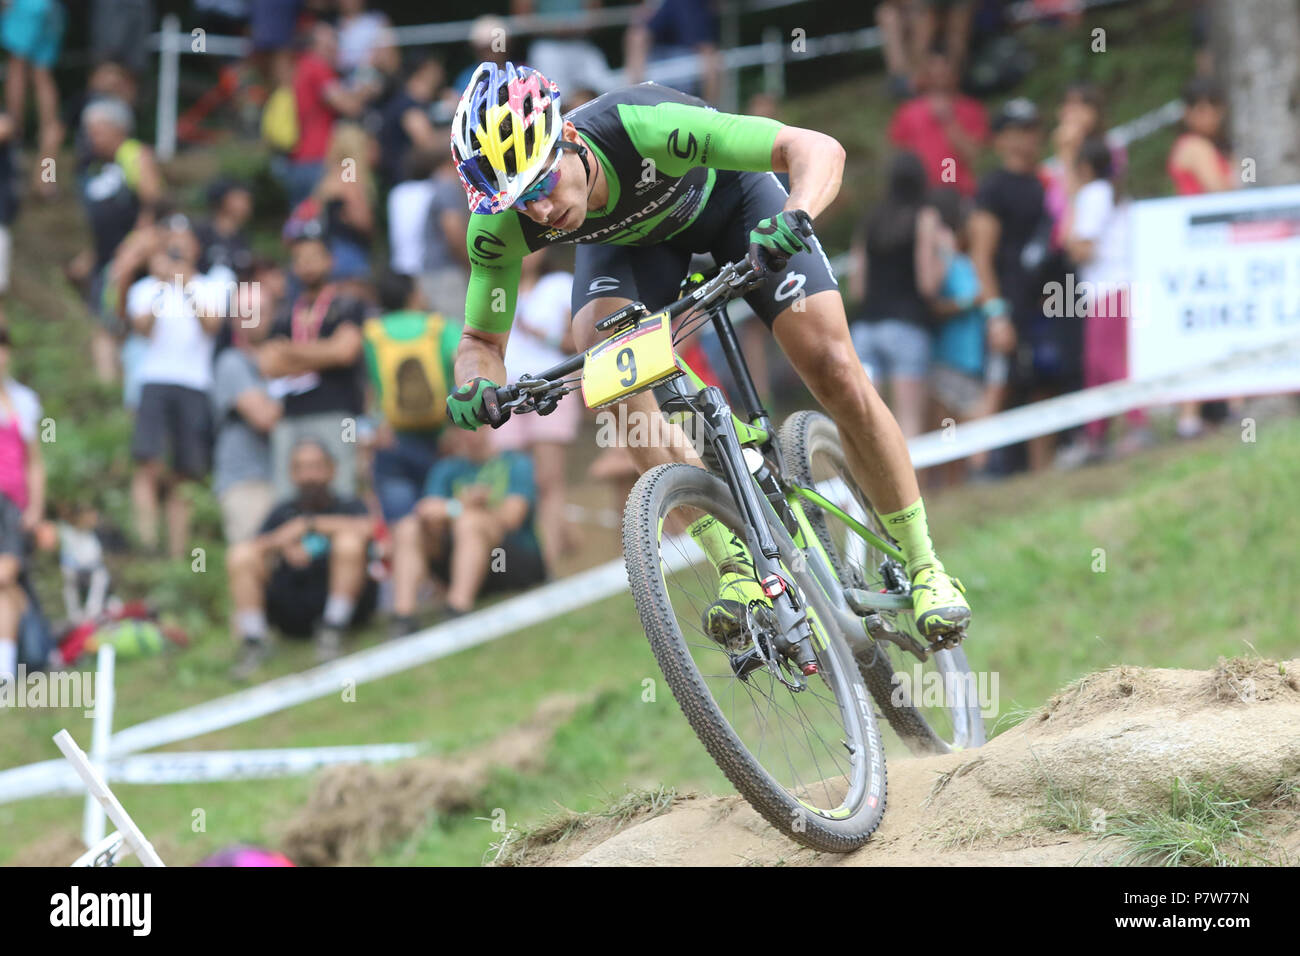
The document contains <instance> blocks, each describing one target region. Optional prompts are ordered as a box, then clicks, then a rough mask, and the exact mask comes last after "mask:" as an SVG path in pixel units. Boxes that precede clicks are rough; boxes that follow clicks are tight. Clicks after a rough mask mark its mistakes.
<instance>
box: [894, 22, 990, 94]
mask: <svg viewBox="0 0 1300 956" xmlns="http://www.w3.org/2000/svg"><path fill="white" fill-rule="evenodd" d="M974 8H975V4H974V3H973V2H971V0H946V2H944V0H939V2H934V0H884V2H882V3H881V4H880V5H879V6H877V7H876V25H877V26H878V27H879V28H880V36H881V43H882V46H883V48H884V54H885V69H886V70H887V71H888V73H889V90H890V92H891V93H892V94H893V95H894V96H895V97H897V98H899V99H902V98H905V97H907V96H911V95H912V94H913V91H914V90H915V89H916V84H917V79H918V77H917V74H918V73H919V72H920V71H921V70H922V69H924V64H925V61H926V57H927V55H928V54H929V53H930V52H932V51H934V50H935V49H936V43H935V35H936V34H938V33H940V32H942V40H941V42H940V43H939V44H938V45H937V48H938V51H939V52H940V53H942V54H943V55H944V56H945V57H947V59H948V62H949V63H951V64H952V69H953V73H954V74H955V75H956V76H961V75H962V68H963V66H964V65H965V62H966V53H967V48H968V46H969V45H970V32H971V18H972V14H973V13H974Z"/></svg>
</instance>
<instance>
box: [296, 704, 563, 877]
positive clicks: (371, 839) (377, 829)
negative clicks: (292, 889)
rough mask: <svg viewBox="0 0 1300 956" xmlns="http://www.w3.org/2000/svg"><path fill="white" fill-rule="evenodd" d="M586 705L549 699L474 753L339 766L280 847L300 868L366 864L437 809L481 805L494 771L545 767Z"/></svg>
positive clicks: (322, 777)
mask: <svg viewBox="0 0 1300 956" xmlns="http://www.w3.org/2000/svg"><path fill="white" fill-rule="evenodd" d="M580 703H581V701H580V700H579V699H578V698H576V697H567V696H565V697H552V698H548V699H546V700H544V701H543V702H542V703H541V705H540V706H539V707H538V709H537V712H536V713H535V714H534V715H533V718H532V719H531V720H529V721H528V722H527V723H526V724H524V725H522V726H519V727H517V728H514V729H512V730H510V731H508V732H506V733H504V734H501V735H500V736H499V737H496V738H495V739H493V740H492V741H490V742H489V743H488V744H486V745H484V746H483V747H479V748H477V749H475V750H473V751H471V752H469V753H467V754H459V755H456V756H452V757H418V758H415V759H413V760H405V761H403V762H401V763H399V764H394V765H392V766H368V765H348V766H339V767H332V768H330V769H328V770H326V771H324V772H323V773H321V775H320V777H319V778H318V780H317V782H316V786H315V789H314V790H313V792H312V796H311V798H310V799H309V800H308V802H307V805H306V806H305V807H304V808H303V809H302V810H301V811H300V812H299V813H298V814H297V815H296V816H295V817H294V818H293V819H292V820H291V821H290V822H289V823H288V825H287V826H286V828H285V830H284V833H283V837H282V840H281V846H280V849H282V850H283V852H284V853H286V854H288V856H289V857H290V858H291V859H292V860H294V862H296V863H298V864H299V865H301V866H332V865H339V864H342V865H357V864H362V863H367V862H369V861H370V859H371V858H372V857H373V856H374V855H375V854H376V853H378V852H379V851H380V850H382V849H383V848H384V847H386V846H388V845H390V844H392V843H394V842H396V841H398V840H401V839H402V838H403V837H406V836H409V835H410V834H411V833H413V832H415V831H416V830H417V829H419V828H420V827H421V826H423V825H424V824H425V822H426V821H427V820H428V817H429V815H430V814H431V813H436V812H444V813H446V812H454V811H458V810H470V809H476V808H477V801H476V797H477V796H478V795H479V794H480V793H481V792H482V790H483V788H484V787H485V786H486V785H487V782H488V778H489V775H490V774H491V773H492V772H493V771H495V770H497V769H502V768H505V769H511V770H518V771H523V772H529V771H537V770H540V769H541V767H542V764H543V761H544V760H545V759H546V749H547V745H548V744H549V743H550V741H551V737H552V735H553V734H554V733H555V730H556V729H557V728H558V727H559V726H560V725H561V724H563V723H565V722H566V721H567V720H569V718H571V717H572V716H573V714H574V712H575V711H576V710H577V708H578V706H579V704H580Z"/></svg>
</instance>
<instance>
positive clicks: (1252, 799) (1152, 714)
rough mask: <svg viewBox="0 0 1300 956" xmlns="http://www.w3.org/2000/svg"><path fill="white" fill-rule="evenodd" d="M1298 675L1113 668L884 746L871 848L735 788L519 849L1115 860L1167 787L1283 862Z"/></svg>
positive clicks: (843, 861)
mask: <svg viewBox="0 0 1300 956" xmlns="http://www.w3.org/2000/svg"><path fill="white" fill-rule="evenodd" d="M1297 675H1300V660H1296V661H1290V662H1285V663H1278V662H1274V661H1266V660H1244V659H1234V660H1222V659H1221V660H1220V661H1219V663H1218V666H1216V667H1215V668H1214V669H1213V670H1210V671H1181V670H1165V669H1139V668H1130V667H1116V668H1112V669H1110V670H1107V671H1103V672H1101V673H1097V674H1092V675H1090V676H1088V677H1086V678H1083V679H1082V680H1079V681H1076V682H1075V683H1073V684H1071V685H1070V686H1068V687H1066V688H1064V689H1063V690H1062V691H1060V692H1059V693H1058V694H1056V695H1055V696H1054V697H1053V698H1052V699H1051V700H1050V701H1049V702H1048V703H1047V705H1046V706H1044V707H1043V708H1042V709H1041V710H1039V711H1037V712H1036V713H1034V714H1031V715H1030V716H1029V717H1028V719H1026V720H1025V721H1024V722H1023V723H1021V724H1020V725H1018V726H1016V727H1014V728H1012V729H1011V730H1008V731H1007V732H1006V733H1004V734H1002V735H1001V736H999V737H996V738H995V739H993V740H992V741H990V742H989V743H988V744H987V745H986V746H984V747H982V748H980V749H979V750H973V751H967V752H965V753H957V754H946V755H943V756H937V757H925V758H920V759H898V758H891V760H890V761H889V764H888V770H889V809H888V810H887V811H886V813H885V819H884V823H883V824H882V825H881V827H880V829H879V830H878V831H877V833H876V834H875V835H874V836H873V837H872V840H871V842H870V843H869V844H868V845H867V846H865V847H864V848H863V849H861V850H859V851H857V852H856V853H852V854H847V855H844V856H836V855H828V854H819V853H816V852H814V851H811V850H808V849H805V848H803V847H800V846H798V845H797V844H795V843H793V842H791V841H790V840H788V839H787V838H785V837H784V836H782V835H780V834H778V833H777V832H775V831H774V830H772V828H771V827H770V826H768V825H767V824H766V823H765V822H764V821H763V820H762V819H761V818H760V817H759V816H758V815H757V814H756V813H754V811H753V810H751V809H750V808H749V807H748V805H747V804H745V803H744V801H743V800H741V799H740V798H739V797H734V796H733V797H708V798H698V799H691V800H684V801H680V802H677V803H676V804H674V805H673V806H672V807H671V809H669V810H668V811H667V812H663V813H661V814H658V815H654V816H652V817H651V818H649V819H645V820H641V821H636V820H630V821H627V822H626V823H625V825H621V826H619V827H617V828H615V829H616V832H613V833H612V835H610V836H609V837H608V838H607V839H603V840H599V839H597V840H593V839H592V835H593V834H594V833H598V832H606V833H608V832H610V830H609V828H606V829H604V830H603V831H601V830H596V829H593V830H587V829H584V828H583V827H582V826H580V825H578V824H576V823H572V824H571V825H570V828H569V829H570V831H571V832H574V833H579V834H583V838H582V839H579V840H575V841H573V842H572V843H569V842H566V840H564V839H563V838H561V839H559V840H551V841H548V842H547V843H546V844H545V846H544V852H532V851H529V850H527V849H526V850H524V852H522V853H521V855H520V858H519V859H518V860H517V862H520V863H523V864H525V865H527V864H543V865H594V866H615V865H624V866H646V865H681V864H685V865H713V866H732V865H781V864H816V865H835V866H876V865H917V864H936V863H943V864H949V865H980V866H988V865H994V866H996V865H1066V864H1073V863H1107V862H1114V861H1116V860H1121V859H1122V860H1128V859H1130V858H1131V857H1129V856H1126V855H1125V854H1126V851H1129V850H1130V849H1131V847H1132V846H1133V839H1137V838H1136V837H1134V838H1133V839H1129V840H1128V841H1127V842H1126V840H1124V839H1119V840H1112V839H1099V838H1098V837H1101V836H1103V835H1106V834H1110V835H1131V834H1135V833H1138V832H1141V833H1142V834H1145V836H1144V837H1143V839H1145V840H1147V841H1148V842H1157V843H1158V836H1159V828H1160V825H1161V821H1162V820H1167V819H1169V814H1170V813H1171V811H1170V807H1171V799H1172V800H1173V801H1174V802H1175V803H1177V801H1178V800H1180V799H1182V800H1184V801H1186V800H1187V799H1189V798H1188V794H1189V793H1190V794H1191V795H1192V797H1191V798H1192V799H1196V800H1201V801H1202V802H1203V803H1205V805H1206V806H1208V807H1210V808H1211V811H1212V813H1211V815H1213V812H1219V811H1222V814H1225V815H1227V816H1225V817H1224V819H1227V818H1228V816H1232V815H1235V816H1232V818H1233V819H1238V818H1239V819H1240V820H1243V821H1244V820H1247V819H1248V820H1249V825H1248V826H1247V825H1246V824H1242V825H1241V826H1239V827H1237V828H1236V829H1233V827H1231V826H1224V827H1223V828H1222V829H1221V832H1220V831H1214V832H1220V837H1219V838H1221V839H1222V840H1223V841H1224V845H1225V847H1226V849H1225V851H1224V852H1228V851H1231V850H1233V849H1237V848H1241V851H1242V852H1243V853H1247V851H1249V853H1248V855H1247V857H1246V858H1247V859H1249V860H1254V861H1257V862H1258V861H1260V860H1263V859H1268V860H1273V861H1279V860H1283V859H1286V858H1288V857H1289V856H1291V855H1294V854H1295V853H1296V852H1300V680H1297ZM1180 788H1181V789H1180ZM1215 808H1218V809H1217V810H1216V809H1215ZM1225 808H1226V809H1225ZM1173 812H1178V808H1177V807H1175V810H1174V811H1173ZM1152 831H1154V832H1155V836H1152ZM1207 832H1210V831H1207ZM1207 839H1209V838H1207ZM1243 841H1244V843H1243ZM1214 852H1216V853H1217V852H1219V851H1218V849H1217V848H1216V849H1215V850H1214ZM1250 854H1253V855H1250Z"/></svg>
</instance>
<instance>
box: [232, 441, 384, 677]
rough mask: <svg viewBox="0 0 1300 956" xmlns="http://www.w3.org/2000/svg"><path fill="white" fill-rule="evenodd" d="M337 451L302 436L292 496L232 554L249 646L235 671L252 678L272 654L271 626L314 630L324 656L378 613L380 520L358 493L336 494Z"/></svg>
mask: <svg viewBox="0 0 1300 956" xmlns="http://www.w3.org/2000/svg"><path fill="white" fill-rule="evenodd" d="M334 470H335V462H334V459H333V458H332V457H331V456H330V452H329V449H328V448H326V447H325V446H324V445H323V444H321V443H320V442H317V441H316V440H315V439H312V438H303V439H300V440H299V441H298V442H297V443H296V444H295V445H294V447H293V449H292V453H291V465H290V473H291V475H292V479H293V485H292V488H293V492H292V494H291V495H290V496H289V497H288V498H287V499H286V500H284V501H282V502H280V504H278V505H276V506H275V507H274V508H273V509H272V510H271V513H270V514H269V515H267V517H266V521H265V522H263V524H262V528H261V533H260V534H258V536H257V537H256V538H253V539H252V540H251V541H243V542H240V543H239V544H236V545H234V546H233V547H231V549H230V550H229V551H227V552H226V571H227V574H228V575H229V578H230V595H231V600H232V601H233V603H234V611H235V613H234V616H233V621H232V623H233V624H234V627H235V631H236V633H237V634H238V636H239V638H240V640H241V643H242V648H241V654H240V657H239V660H238V661H237V663H236V664H235V666H234V668H233V669H232V671H231V676H232V677H234V678H235V679H236V680H246V679H247V678H249V677H251V676H252V675H253V674H254V673H255V672H256V671H257V669H258V668H259V667H260V666H261V665H262V663H263V662H264V661H265V660H266V658H267V656H268V655H269V654H270V650H271V643H270V639H269V636H268V634H267V624H268V623H270V624H273V625H274V626H275V627H276V628H277V629H278V630H279V631H281V632H282V633H283V634H285V635H286V636H289V637H307V636H312V635H313V634H314V643H315V645H316V659H317V660H319V661H322V662H324V661H330V660H333V659H335V658H336V657H338V656H339V655H340V654H341V653H342V650H343V633H344V631H345V630H346V629H348V628H350V627H357V626H360V625H361V624H364V623H365V622H366V620H368V619H369V617H370V615H371V614H373V613H374V609H375V604H376V601H377V597H378V588H377V587H376V585H375V582H374V580H373V579H372V578H370V576H369V575H368V574H367V572H366V557H367V550H368V548H369V545H370V540H371V538H372V536H373V534H374V521H373V520H372V519H371V518H370V516H369V515H368V514H366V506H365V505H363V504H362V503H361V502H360V501H358V500H357V499H356V498H351V497H340V496H339V495H337V494H336V493H335V492H334V491H333V485H334V483H335V482H334Z"/></svg>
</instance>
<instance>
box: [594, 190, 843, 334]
mask: <svg viewBox="0 0 1300 956" xmlns="http://www.w3.org/2000/svg"><path fill="white" fill-rule="evenodd" d="M717 175H718V178H717V182H716V183H714V187H713V193H712V195H710V196H709V199H708V202H706V203H705V205H704V209H703V210H702V211H701V212H700V214H699V216H698V217H697V218H696V220H695V221H694V222H693V223H691V224H690V225H689V226H687V227H686V228H685V229H683V230H682V231H681V232H679V233H678V234H677V235H675V236H673V237H672V238H671V239H668V240H667V241H666V242H664V243H661V244H660V245H655V246H614V245H600V244H597V243H580V244H578V246H577V252H576V254H575V258H574V267H573V272H574V276H573V314H574V315H577V314H578V310H579V309H581V308H582V307H583V306H584V305H586V304H587V303H588V302H590V301H591V300H592V299H603V298H622V299H629V300H632V301H640V302H643V303H645V305H646V306H647V307H648V308H649V309H651V310H652V311H653V310H657V309H661V308H663V307H664V306H666V305H668V304H670V303H672V302H675V301H676V300H677V299H678V297H679V293H678V288H679V286H680V285H681V281H682V279H684V278H686V274H687V270H688V269H689V267H690V262H691V256H692V255H693V254H695V253H709V254H710V255H712V256H713V259H714V261H715V262H717V264H718V265H723V264H725V263H728V262H735V261H736V260H738V259H743V258H745V256H746V255H747V254H748V252H749V233H750V230H752V229H753V228H754V227H755V226H756V225H758V223H759V221H760V220H762V219H766V218H767V217H768V216H775V215H776V214H777V213H779V212H780V211H781V210H782V209H783V208H784V207H785V201H786V198H787V195H788V194H787V193H786V191H785V188H784V187H783V186H782V185H781V183H780V181H779V180H777V178H776V176H775V175H773V174H772V173H737V172H730V171H726V170H720V171H719V172H718V174H717ZM827 289H836V290H838V289H839V285H838V284H837V283H836V281H835V275H834V273H833V272H832V271H831V264H830V260H829V259H827V258H826V253H825V252H824V251H823V250H822V247H821V243H820V242H818V241H817V240H816V239H815V238H814V239H813V248H812V249H811V250H809V251H807V252H800V253H798V254H797V255H795V256H792V257H791V259H790V261H789V263H788V264H787V265H786V268H785V271H784V272H781V273H778V274H775V275H772V276H769V277H768V278H767V280H766V281H765V282H764V283H763V284H762V285H761V286H759V287H758V288H757V289H755V290H754V291H752V292H750V293H749V294H748V295H747V296H745V301H746V302H748V303H749V307H750V308H751V309H753V310H754V314H755V315H757V316H758V317H759V318H760V319H762V320H763V323H764V324H765V325H766V326H767V327H768V328H769V329H770V328H771V327H772V323H773V322H774V321H775V320H776V317H777V316H778V315H780V314H781V313H782V312H784V311H785V310H786V309H788V308H790V306H791V305H793V304H794V302H795V301H796V297H797V296H799V295H800V294H801V293H802V294H803V295H804V296H810V295H813V294H815V293H817V292H824V291H825V290H827Z"/></svg>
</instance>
